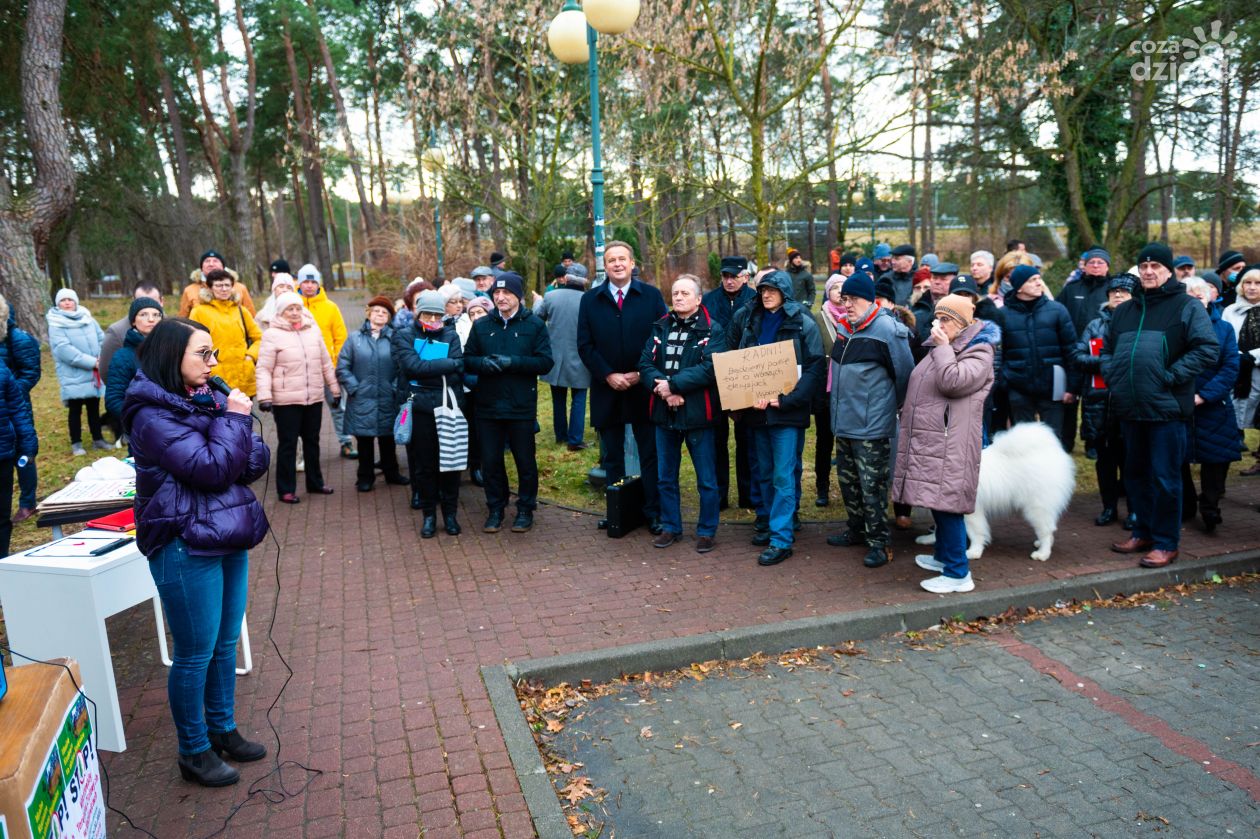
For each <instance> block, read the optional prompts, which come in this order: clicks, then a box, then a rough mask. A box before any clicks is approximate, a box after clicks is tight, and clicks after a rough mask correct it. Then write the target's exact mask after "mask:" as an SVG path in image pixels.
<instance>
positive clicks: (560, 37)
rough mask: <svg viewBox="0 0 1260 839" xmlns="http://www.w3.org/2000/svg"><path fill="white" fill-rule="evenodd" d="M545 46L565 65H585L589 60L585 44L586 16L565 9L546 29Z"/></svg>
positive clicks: (579, 12) (578, 10)
mask: <svg viewBox="0 0 1260 839" xmlns="http://www.w3.org/2000/svg"><path fill="white" fill-rule="evenodd" d="M547 45H548V46H550V47H551V52H552V54H553V55H555V57H556V58H557V59H559V60H560V61H562V62H564V63H565V64H585V63H586V62H587V61H588V60H589V59H590V49H589V47H588V46H587V44H586V16H585V15H583V14H582V12H581V10H580V9H567V10H565V11H563V12H561V13H560V14H558V15H556V17H555V19H554V20H552V21H551V25H550V26H548V27H547Z"/></svg>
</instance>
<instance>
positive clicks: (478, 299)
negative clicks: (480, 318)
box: [468, 294, 494, 314]
mask: <svg viewBox="0 0 1260 839" xmlns="http://www.w3.org/2000/svg"><path fill="white" fill-rule="evenodd" d="M493 308H494V304H493V303H491V302H490V298H489V297H486V296H485V295H484V294H478V295H476V296H474V297H473V299H472V300H469V301H468V310H469V311H472V310H473V309H480V310H481V311H483V312H486V313H487V314H489V312H490V310H491V309H493Z"/></svg>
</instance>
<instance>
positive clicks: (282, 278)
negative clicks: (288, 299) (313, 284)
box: [271, 272, 297, 294]
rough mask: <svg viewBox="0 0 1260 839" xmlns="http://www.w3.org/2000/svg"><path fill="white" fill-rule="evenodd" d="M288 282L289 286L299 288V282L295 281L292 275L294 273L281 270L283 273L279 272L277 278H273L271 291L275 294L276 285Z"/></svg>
mask: <svg viewBox="0 0 1260 839" xmlns="http://www.w3.org/2000/svg"><path fill="white" fill-rule="evenodd" d="M286 284H287V285H288V286H289V288H291V289H295V288H297V283H295V282H294V281H293V275H292V274H288V273H285V272H281V273H279V274H276V276H275V279H273V280H272V281H271V293H272V294H275V293H276V286H279V285H286Z"/></svg>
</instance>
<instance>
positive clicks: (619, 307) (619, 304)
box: [617, 289, 621, 311]
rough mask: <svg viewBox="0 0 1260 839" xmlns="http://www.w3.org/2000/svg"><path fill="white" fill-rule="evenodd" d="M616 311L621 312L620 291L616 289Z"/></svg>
mask: <svg viewBox="0 0 1260 839" xmlns="http://www.w3.org/2000/svg"><path fill="white" fill-rule="evenodd" d="M617 309H618V311H620V310H621V289H617Z"/></svg>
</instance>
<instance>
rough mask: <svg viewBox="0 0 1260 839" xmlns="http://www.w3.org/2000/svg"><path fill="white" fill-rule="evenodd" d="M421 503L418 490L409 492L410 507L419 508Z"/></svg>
mask: <svg viewBox="0 0 1260 839" xmlns="http://www.w3.org/2000/svg"><path fill="white" fill-rule="evenodd" d="M422 503H424V502H422V501H421V500H420V493H419V492H418V491H413V492H412V493H411V509H413V510H419V509H420V505H421V504H422Z"/></svg>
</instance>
